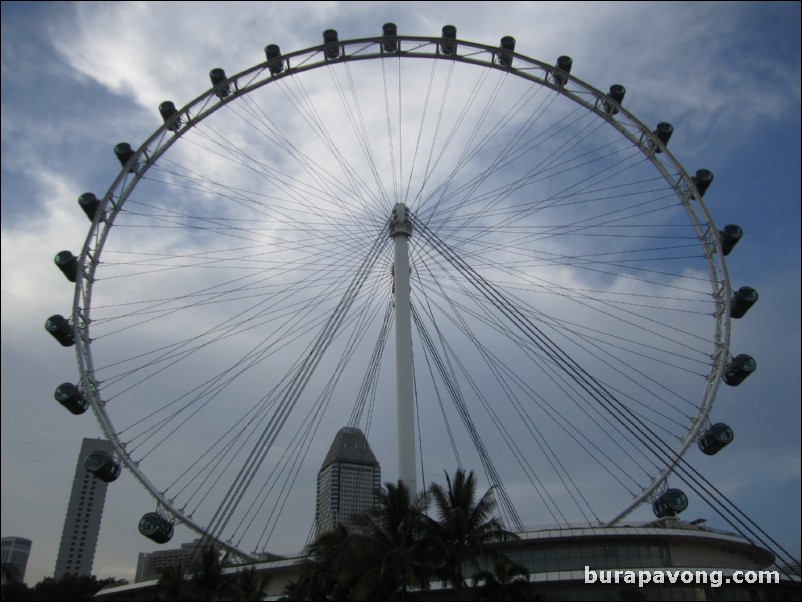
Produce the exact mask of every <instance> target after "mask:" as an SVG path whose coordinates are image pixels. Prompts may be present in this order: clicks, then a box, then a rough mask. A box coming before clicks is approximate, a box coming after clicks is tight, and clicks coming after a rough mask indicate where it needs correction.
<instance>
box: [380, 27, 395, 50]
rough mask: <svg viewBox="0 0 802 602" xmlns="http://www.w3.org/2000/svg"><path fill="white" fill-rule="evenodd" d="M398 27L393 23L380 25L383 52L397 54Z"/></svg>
mask: <svg viewBox="0 0 802 602" xmlns="http://www.w3.org/2000/svg"><path fill="white" fill-rule="evenodd" d="M397 37H398V27H396V24H395V23H385V24H384V25H382V49H383V50H384V51H385V52H398V40H397V39H396V38H397Z"/></svg>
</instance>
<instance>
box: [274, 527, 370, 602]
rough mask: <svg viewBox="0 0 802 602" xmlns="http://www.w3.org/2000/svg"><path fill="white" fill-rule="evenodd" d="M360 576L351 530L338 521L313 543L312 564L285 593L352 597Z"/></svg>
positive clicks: (318, 597) (304, 597)
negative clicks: (335, 525)
mask: <svg viewBox="0 0 802 602" xmlns="http://www.w3.org/2000/svg"><path fill="white" fill-rule="evenodd" d="M359 576H360V573H359V570H358V569H357V566H356V560H355V557H354V554H353V539H352V537H351V533H350V532H349V531H348V528H347V527H346V526H344V525H338V526H337V527H335V528H334V529H332V530H331V531H328V532H326V533H323V534H321V535H319V536H318V538H317V539H316V540H315V543H313V544H312V545H311V546H310V548H309V562H308V564H306V565H305V566H304V569H303V571H302V573H301V576H300V577H299V579H298V581H297V582H294V583H292V584H290V586H288V587H287V588H285V592H284V593H285V596H287V597H288V598H289V599H293V600H351V599H353V596H354V589H355V588H356V582H357V581H358V579H359Z"/></svg>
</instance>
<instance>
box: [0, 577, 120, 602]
mask: <svg viewBox="0 0 802 602" xmlns="http://www.w3.org/2000/svg"><path fill="white" fill-rule="evenodd" d="M125 583H127V582H126V581H123V580H117V579H113V578H109V579H98V578H97V577H95V576H94V575H91V576H88V577H87V576H86V575H82V576H76V575H66V576H64V577H62V578H61V579H53V578H52V577H47V578H45V579H42V580H41V581H40V582H39V583H37V584H36V585H34V586H33V587H32V588H30V587H28V586H26V585H25V584H24V583H18V582H17V583H6V584H5V585H3V587H2V593H3V600H4V601H5V600H9V601H11V600H31V601H38V600H54V601H60V600H92V598H93V597H94V595H95V594H96V593H97V592H99V591H100V590H101V589H103V588H104V587H106V586H108V585H115V584H117V585H124V584H125Z"/></svg>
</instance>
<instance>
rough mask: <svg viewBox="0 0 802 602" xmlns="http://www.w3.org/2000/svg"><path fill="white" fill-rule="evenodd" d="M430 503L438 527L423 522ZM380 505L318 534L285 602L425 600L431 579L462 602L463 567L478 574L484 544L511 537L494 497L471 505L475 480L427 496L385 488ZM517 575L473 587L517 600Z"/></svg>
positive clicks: (465, 478) (466, 478)
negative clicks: (500, 590) (500, 591)
mask: <svg viewBox="0 0 802 602" xmlns="http://www.w3.org/2000/svg"><path fill="white" fill-rule="evenodd" d="M429 499H430V500H431V501H432V502H433V503H434V506H435V510H436V513H437V518H436V519H435V518H431V517H429V516H428V515H427V500H429ZM380 502H381V503H380V506H379V508H378V509H376V510H375V511H373V512H370V513H367V514H364V515H362V516H359V517H356V518H355V519H354V520H353V526H352V528H351V529H349V528H348V527H345V526H343V525H340V526H338V527H337V528H336V529H334V530H332V531H330V532H328V533H323V534H321V535H320V536H319V537H318V539H317V540H316V541H315V543H314V544H313V545H312V546H311V548H310V551H309V552H310V553H309V562H308V564H307V565H306V566H305V567H304V569H303V572H302V574H301V576H300V578H299V579H298V581H296V582H293V583H290V584H289V585H288V586H287V587H286V588H285V590H284V597H283V599H285V600H407V599H412V598H415V597H425V595H426V591H427V590H428V589H429V584H430V582H431V581H432V580H433V579H435V578H439V579H442V580H443V581H445V582H447V583H449V584H451V585H453V586H454V587H455V588H456V589H457V590H458V592H459V596H460V598H461V599H464V598H465V597H466V596H467V592H466V591H465V590H467V584H466V583H465V578H464V576H463V566H465V565H466V564H472V565H473V566H474V567H476V568H477V569H478V568H479V563H478V560H479V559H480V558H483V557H486V551H485V547H484V546H485V544H487V543H490V542H496V541H505V540H509V539H514V538H515V537H516V536H515V535H514V534H512V533H510V532H509V531H506V530H505V529H504V528H503V526H502V524H501V522H500V521H499V519H498V518H496V517H494V516H493V512H494V510H495V501H494V500H493V497H492V490H491V491H488V492H486V493H485V494H484V495H483V496H482V497H481V498H477V493H476V479H475V477H474V475H473V472H469V473H466V472H465V471H463V470H458V471H457V472H456V474H455V475H454V479H453V481H452V479H451V478H450V477H449V476H448V475H446V487H442V486H440V485H437V484H432V485H431V487H430V488H429V491H428V495H415V494H413V493H412V492H410V491H409V489H408V488H407V487H406V486H405V485H404V483H402V482H401V481H399V482H398V483H397V484H393V483H386V484H385V487H384V488H383V490H382V493H381V498H380ZM493 559H496V557H495V556H494V557H493ZM520 568H521V567H516V566H513V567H511V568H510V569H509V571H512V573H509V574H508V575H506V576H504V575H502V576H501V577H499V578H496V579H495V581H492V580H490V578H489V577H487V576H486V575H480V576H479V581H477V582H476V583H484V589H481V590H478V591H477V593H482V592H484V594H483V595H487V596H492V595H495V593H494V592H495V591H497V589H496V590H494V589H493V588H494V587H495V584H496V581H498V582H499V583H500V584H501V586H502V588H503V587H507V588H508V590H509V591H511V592H513V593H514V594H515V595H518V594H519V593H520V592H521V591H524V587H525V588H526V589H525V592H528V583H527V582H526V581H524V584H523V586H521V585H519V584H518V580H519V579H520V575H519V573H516V572H515V571H519V569H520ZM499 570H502V569H499ZM524 570H525V569H524ZM504 571H507V569H503V570H502V572H504ZM509 571H508V572H509ZM490 575H492V574H490ZM516 575H518V577H516ZM508 582H509V584H508ZM510 588H511V589H510ZM522 595H523V594H522ZM488 599H493V598H488ZM515 599H518V598H515ZM521 599H525V598H521Z"/></svg>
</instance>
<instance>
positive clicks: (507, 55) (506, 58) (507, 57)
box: [498, 36, 515, 67]
mask: <svg viewBox="0 0 802 602" xmlns="http://www.w3.org/2000/svg"><path fill="white" fill-rule="evenodd" d="M513 52H515V38H513V37H512V36H504V37H503V38H501V42H500V44H499V53H498V62H499V64H500V65H504V66H505V67H511V66H512V53H513Z"/></svg>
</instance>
